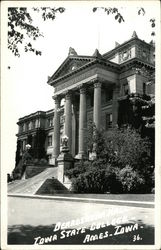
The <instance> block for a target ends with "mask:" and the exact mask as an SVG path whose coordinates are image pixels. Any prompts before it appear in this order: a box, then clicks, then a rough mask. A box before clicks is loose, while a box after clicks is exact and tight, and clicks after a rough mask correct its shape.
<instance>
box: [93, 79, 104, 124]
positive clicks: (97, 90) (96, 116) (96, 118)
mask: <svg viewBox="0 0 161 250" xmlns="http://www.w3.org/2000/svg"><path fill="white" fill-rule="evenodd" d="M101 85H102V84H101V83H100V82H96V83H95V84H94V108H93V122H94V123H95V125H96V128H97V129H100V127H101Z"/></svg>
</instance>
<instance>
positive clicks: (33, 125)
mask: <svg viewBox="0 0 161 250" xmlns="http://www.w3.org/2000/svg"><path fill="white" fill-rule="evenodd" d="M35 127H36V121H35V120H34V121H32V128H33V129H34V128H35Z"/></svg>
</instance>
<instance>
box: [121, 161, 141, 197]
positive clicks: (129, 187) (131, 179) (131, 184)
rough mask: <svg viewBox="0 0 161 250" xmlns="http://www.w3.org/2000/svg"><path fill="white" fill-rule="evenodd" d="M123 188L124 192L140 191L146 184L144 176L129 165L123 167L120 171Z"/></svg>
mask: <svg viewBox="0 0 161 250" xmlns="http://www.w3.org/2000/svg"><path fill="white" fill-rule="evenodd" d="M117 174H118V176H119V179H120V182H121V184H122V190H123V192H124V193H135V192H137V193H140V192H142V191H143V187H144V184H145V180H144V178H143V177H142V176H141V175H140V174H139V173H138V172H137V171H136V170H133V168H132V167H131V166H129V165H127V166H126V167H124V168H123V169H121V170H120V171H119V172H118V173H117Z"/></svg>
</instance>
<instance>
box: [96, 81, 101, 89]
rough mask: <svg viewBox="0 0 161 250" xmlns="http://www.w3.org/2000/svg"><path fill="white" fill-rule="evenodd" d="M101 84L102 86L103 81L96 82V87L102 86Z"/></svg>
mask: <svg viewBox="0 0 161 250" xmlns="http://www.w3.org/2000/svg"><path fill="white" fill-rule="evenodd" d="M101 86H102V83H101V82H99V81H97V82H95V83H94V88H101Z"/></svg>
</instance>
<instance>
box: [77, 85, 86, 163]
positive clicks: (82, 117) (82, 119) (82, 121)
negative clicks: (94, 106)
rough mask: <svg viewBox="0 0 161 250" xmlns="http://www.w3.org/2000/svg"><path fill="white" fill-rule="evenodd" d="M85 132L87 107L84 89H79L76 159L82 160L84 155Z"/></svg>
mask: <svg viewBox="0 0 161 250" xmlns="http://www.w3.org/2000/svg"><path fill="white" fill-rule="evenodd" d="M86 131H87V107H86V89H85V88H81V89H80V103H79V144H78V145H79V152H78V158H79V159H82V158H83V157H84V156H85V155H86V145H85V144H86Z"/></svg>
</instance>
